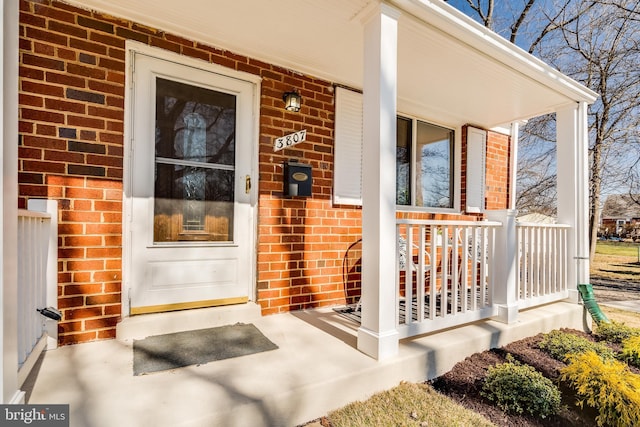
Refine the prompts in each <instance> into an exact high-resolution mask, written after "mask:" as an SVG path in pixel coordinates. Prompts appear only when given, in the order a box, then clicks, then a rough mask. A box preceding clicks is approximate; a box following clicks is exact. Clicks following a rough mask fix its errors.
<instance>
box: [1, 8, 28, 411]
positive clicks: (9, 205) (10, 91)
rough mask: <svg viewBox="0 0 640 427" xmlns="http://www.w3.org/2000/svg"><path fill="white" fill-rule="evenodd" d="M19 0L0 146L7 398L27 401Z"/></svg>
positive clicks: (8, 54) (10, 38) (5, 27)
mask: <svg viewBox="0 0 640 427" xmlns="http://www.w3.org/2000/svg"><path fill="white" fill-rule="evenodd" d="M18 3H19V2H18V1H16V0H0V7H1V12H0V13H2V17H1V18H2V34H1V35H0V38H1V40H2V43H0V57H2V67H0V74H1V75H2V92H0V97H1V98H2V110H1V113H0V129H2V148H1V150H0V153H2V155H1V158H0V159H1V160H0V172H1V173H0V183H1V184H2V199H0V200H2V208H1V209H0V242H2V243H1V244H0V280H1V282H0V290H1V291H0V307H1V308H2V314H1V315H0V322H1V326H0V345H1V346H2V365H1V366H2V368H1V369H2V389H1V391H0V393H2V394H1V395H0V401H1V402H2V403H24V392H22V391H20V390H19V389H18V325H17V322H18V313H17V307H18V279H17V277H18V272H17V270H18V260H17V248H18V244H17V242H18V16H19V15H18Z"/></svg>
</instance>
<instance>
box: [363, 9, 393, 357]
mask: <svg viewBox="0 0 640 427" xmlns="http://www.w3.org/2000/svg"><path fill="white" fill-rule="evenodd" d="M398 16H399V13H398V12H397V11H396V10H395V9H393V8H391V7H389V6H388V5H386V4H380V5H378V9H377V10H376V11H375V12H374V14H373V16H371V17H370V18H369V19H368V20H367V22H365V26H364V88H363V107H364V114H363V128H364V132H363V134H364V138H363V139H364V143H363V161H362V163H363V170H362V183H363V185H362V187H363V188H362V298H361V301H362V323H361V326H360V329H358V350H360V351H362V352H363V353H365V354H367V355H369V356H371V357H374V358H376V359H385V358H387V357H390V356H393V355H395V354H397V353H398V331H397V330H396V304H397V295H396V284H395V280H396V279H395V271H396V268H395V263H396V257H395V248H396V246H397V244H396V226H395V225H396V174H395V170H396V154H395V150H396V102H397V101H396V99H397V55H398V52H397V51H398V46H397V43H398V21H397V19H398Z"/></svg>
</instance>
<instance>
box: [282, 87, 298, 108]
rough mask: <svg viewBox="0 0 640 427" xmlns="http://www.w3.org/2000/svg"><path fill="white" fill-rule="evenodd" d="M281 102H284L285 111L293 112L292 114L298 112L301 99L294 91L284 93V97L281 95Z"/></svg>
mask: <svg viewBox="0 0 640 427" xmlns="http://www.w3.org/2000/svg"><path fill="white" fill-rule="evenodd" d="M282 100H283V101H284V108H285V110H287V111H293V112H294V113H297V112H298V111H300V104H301V102H302V98H301V97H300V94H299V93H298V92H296V91H295V90H293V91H291V92H285V93H284V95H282Z"/></svg>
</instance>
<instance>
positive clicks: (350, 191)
mask: <svg viewBox="0 0 640 427" xmlns="http://www.w3.org/2000/svg"><path fill="white" fill-rule="evenodd" d="M335 126H336V129H335V145H334V170H333V202H334V203H336V204H341V205H362V94H360V93H358V92H354V91H351V90H348V89H344V88H341V87H337V88H336V123H335Z"/></svg>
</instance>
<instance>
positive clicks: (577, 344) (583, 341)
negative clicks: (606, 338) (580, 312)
mask: <svg viewBox="0 0 640 427" xmlns="http://www.w3.org/2000/svg"><path fill="white" fill-rule="evenodd" d="M539 346H540V348H541V349H542V350H544V351H546V352H547V353H549V354H550V355H551V357H553V358H554V359H557V360H560V361H565V359H566V358H567V356H568V355H570V354H577V353H585V352H587V351H594V352H596V353H598V354H600V355H601V356H602V357H604V358H608V359H613V358H615V352H614V351H613V350H611V349H610V348H609V347H608V346H607V345H606V344H604V343H597V342H593V341H590V340H588V339H587V338H585V337H581V336H578V335H575V334H572V333H569V332H562V331H558V330H555V331H551V332H549V333H548V334H545V336H544V338H543V339H542V341H540V344H539Z"/></svg>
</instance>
